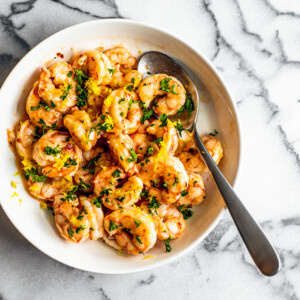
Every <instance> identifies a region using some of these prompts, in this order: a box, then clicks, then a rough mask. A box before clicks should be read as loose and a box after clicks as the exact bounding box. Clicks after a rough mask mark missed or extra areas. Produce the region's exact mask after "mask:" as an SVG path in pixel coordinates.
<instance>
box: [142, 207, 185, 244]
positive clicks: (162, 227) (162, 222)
mask: <svg viewBox="0 0 300 300" xmlns="http://www.w3.org/2000/svg"><path fill="white" fill-rule="evenodd" d="M141 209H142V210H143V211H146V212H148V213H151V215H152V217H153V220H154V222H155V225H156V228H157V237H158V238H159V239H160V240H166V239H177V238H179V237H180V236H181V234H182V233H183V231H184V229H185V220H184V218H183V215H182V213H181V212H180V211H179V210H178V209H177V208H176V206H174V205H170V204H169V205H168V204H160V205H159V207H158V208H149V202H143V203H142V204H141Z"/></svg>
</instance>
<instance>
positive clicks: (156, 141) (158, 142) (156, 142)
mask: <svg viewBox="0 0 300 300" xmlns="http://www.w3.org/2000/svg"><path fill="white" fill-rule="evenodd" d="M162 140H163V139H162V138H161V137H159V138H157V139H156V140H155V141H153V142H152V144H160V143H161V142H162Z"/></svg>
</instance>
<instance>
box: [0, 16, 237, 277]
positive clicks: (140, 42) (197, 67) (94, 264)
mask: <svg viewBox="0 0 300 300" xmlns="http://www.w3.org/2000/svg"><path fill="white" fill-rule="evenodd" d="M119 44H123V45H124V46H126V47H128V48H129V49H130V50H131V51H132V52H133V54H135V55H137V56H138V55H139V53H141V52H144V51H147V50H158V51H162V52H165V53H167V54H169V55H171V56H172V57H174V58H176V59H178V60H179V61H181V62H182V63H183V64H184V65H185V66H187V68H188V69H189V71H191V73H192V74H193V76H194V81H195V82H196V85H197V88H198V91H199V94H200V96H201V104H200V115H199V124H198V127H199V131H200V133H203V134H204V133H209V132H211V131H213V130H214V129H217V130H218V131H219V135H218V138H219V139H220V140H221V142H222V144H223V147H224V152H225V157H224V158H223V159H222V161H221V163H220V168H221V170H222V172H223V173H224V175H225V176H226V178H227V179H228V180H229V182H230V183H231V184H234V182H235V180H236V177H237V173H238V168H239V162H240V152H241V147H240V129H239V120H238V116H237V109H236V107H235V105H234V103H233V101H232V100H231V96H230V93H229V91H228V88H227V86H226V84H225V83H224V81H223V79H222V78H221V76H220V74H219V73H218V71H217V70H216V69H215V67H214V66H213V65H212V64H211V63H210V62H209V61H208V60H207V59H206V58H205V57H204V56H203V55H202V54H201V53H200V52H199V51H198V50H197V49H195V48H194V47H192V46H190V45H188V44H187V43H186V42H184V41H183V40H182V39H180V38H178V37H176V36H174V35H173V34H170V33H169V32H166V31H164V30H162V29H158V28H155V27H153V26H150V25H145V24H142V23H140V22H135V21H129V20H118V19H112V20H99V21H98V20H97V21H92V22H87V23H83V24H79V25H75V26H72V27H69V28H67V29H64V30H62V31H60V32H58V33H56V34H54V35H52V36H51V37H49V38H47V39H46V40H44V41H43V42H41V43H40V44H39V45H37V46H36V47H35V48H34V49H32V50H31V51H30V52H29V53H28V54H27V55H26V56H24V58H23V59H22V60H21V61H20V62H19V63H18V64H17V66H16V67H15V68H14V69H13V70H12V72H11V73H10V75H9V76H8V78H7V79H6V81H5V83H4V84H3V86H2V89H1V94H0V97H1V114H2V117H1V127H0V128H1V130H0V135H1V138H0V147H1V149H2V150H1V156H0V160H1V166H2V167H1V172H0V190H1V194H2V195H1V205H2V208H3V210H4V211H5V213H6V214H7V216H8V217H9V219H10V220H11V222H12V223H13V224H14V225H15V227H16V228H17V229H18V230H19V231H20V233H21V234H22V235H23V236H24V237H25V238H26V239H27V240H28V241H29V242H30V243H31V244H33V245H34V246H35V247H37V248H38V249H39V250H40V251H42V252H44V253H45V254H47V255H48V256H50V257H52V258H53V259H56V260H57V261H60V262H61V263H64V264H66V265H69V266H71V267H74V268H78V269H82V270H86V271H91V272H97V273H109V274H120V273H132V272H137V271H143V270H149V269H151V268H154V267H157V266H160V265H162V264H165V263H167V262H170V261H172V260H174V259H176V258H179V257H181V256H182V255H184V254H186V253H187V252H188V251H190V250H191V249H192V248H194V247H195V246H196V245H197V244H198V243H200V242H201V241H202V240H203V239H204V238H205V237H206V236H207V235H208V234H209V233H210V232H211V231H212V230H213V228H214V227H215V226H216V225H217V223H218V222H219V220H220V219H221V217H222V215H223V213H224V207H225V205H224V202H223V200H222V198H221V196H220V194H219V192H218V190H217V188H216V186H215V184H214V182H213V181H212V179H211V178H210V176H206V177H205V182H206V186H207V199H206V200H205V201H204V202H203V204H201V205H200V206H198V207H196V208H195V209H194V210H195V212H196V213H195V215H194V216H193V217H192V218H191V219H189V220H188V221H187V227H186V230H185V232H184V234H183V236H182V237H181V238H179V239H178V240H174V241H172V242H171V245H172V248H173V251H172V252H171V253H166V252H165V250H164V245H163V243H158V244H157V245H156V246H155V247H154V248H153V249H151V250H150V251H149V252H147V254H150V255H153V256H155V257H153V258H149V259H146V260H145V259H143V255H139V256H129V255H124V256H119V255H118V254H117V253H116V250H114V249H112V248H110V247H108V246H106V245H105V244H104V243H102V242H101V241H93V242H92V241H86V242H84V243H82V244H79V245H74V244H72V243H69V242H66V241H65V240H64V239H63V238H61V237H60V236H59V234H58V233H57V230H56V228H55V225H54V221H53V218H52V216H51V214H50V213H49V212H48V211H45V210H41V209H40V205H39V202H38V201H36V200H34V199H33V198H31V197H30V196H29V195H28V194H27V192H26V191H25V190H24V188H23V186H22V183H21V179H20V177H17V176H14V174H15V173H16V171H17V167H16V163H15V159H14V155H13V153H12V152H11V150H10V149H9V147H8V143H7V137H6V128H13V126H14V124H15V123H16V122H17V121H19V120H20V118H21V116H22V115H24V111H25V100H26V97H27V95H28V93H29V91H30V89H31V87H32V85H33V83H34V81H36V80H37V79H38V76H39V72H40V68H41V66H42V65H43V64H45V63H46V62H49V60H51V59H53V57H54V56H56V53H58V52H61V53H63V54H64V56H65V59H69V58H70V57H71V56H72V54H73V51H72V50H71V49H72V48H74V49H75V50H76V51H81V50H84V49H91V48H96V47H99V46H104V47H112V46H116V45H119ZM12 180H14V181H17V182H19V184H18V186H17V189H14V188H13V187H12V186H11V181H12ZM14 192H16V193H17V194H18V195H19V196H14V197H12V194H13V193H14ZM20 198H21V199H22V201H21V202H20V201H19V199H20Z"/></svg>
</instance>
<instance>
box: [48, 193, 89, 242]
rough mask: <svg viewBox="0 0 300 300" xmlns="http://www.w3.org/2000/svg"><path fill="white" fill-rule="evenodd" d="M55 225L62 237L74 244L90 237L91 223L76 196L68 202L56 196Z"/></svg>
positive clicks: (54, 206) (54, 207)
mask: <svg viewBox="0 0 300 300" xmlns="http://www.w3.org/2000/svg"><path fill="white" fill-rule="evenodd" d="M53 210H54V214H55V223H56V227H57V229H58V231H59V232H60V234H61V236H62V237H63V238H65V239H66V240H68V241H69V242H73V243H76V244H77V243H81V242H83V241H85V240H86V239H88V237H89V231H90V229H89V228H90V227H89V221H88V217H87V215H86V213H85V212H84V209H83V207H82V206H81V205H80V203H79V201H78V199H77V197H76V196H74V197H73V198H72V200H67V199H66V198H65V196H64V195H63V194H60V195H56V196H55V200H54V202H53Z"/></svg>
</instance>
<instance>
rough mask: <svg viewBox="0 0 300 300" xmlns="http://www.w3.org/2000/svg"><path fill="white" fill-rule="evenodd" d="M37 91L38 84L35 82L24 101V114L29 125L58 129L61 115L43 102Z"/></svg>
mask: <svg viewBox="0 0 300 300" xmlns="http://www.w3.org/2000/svg"><path fill="white" fill-rule="evenodd" d="M38 91H39V82H38V81H37V82H36V83H35V84H34V85H33V88H32V90H31V92H30V94H29V96H28V97H27V100H26V112H27V114H28V116H29V118H30V121H31V123H32V124H34V125H35V126H39V127H42V126H43V125H45V126H46V127H48V128H51V126H53V125H56V126H57V127H59V126H60V125H61V119H62V116H61V114H60V113H59V112H58V111H56V110H55V109H53V108H52V107H51V106H49V105H48V104H47V103H46V102H44V101H43V99H42V98H41V97H40V96H39V93H38Z"/></svg>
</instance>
